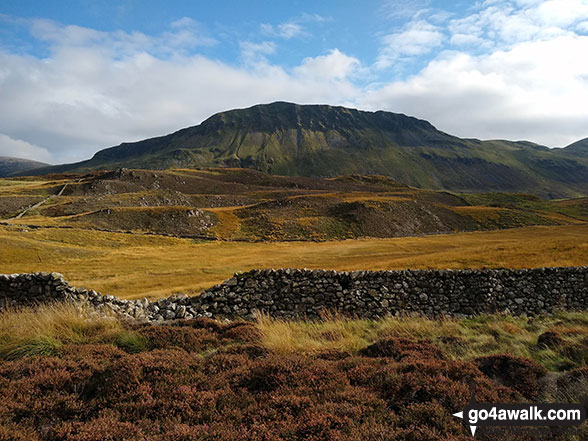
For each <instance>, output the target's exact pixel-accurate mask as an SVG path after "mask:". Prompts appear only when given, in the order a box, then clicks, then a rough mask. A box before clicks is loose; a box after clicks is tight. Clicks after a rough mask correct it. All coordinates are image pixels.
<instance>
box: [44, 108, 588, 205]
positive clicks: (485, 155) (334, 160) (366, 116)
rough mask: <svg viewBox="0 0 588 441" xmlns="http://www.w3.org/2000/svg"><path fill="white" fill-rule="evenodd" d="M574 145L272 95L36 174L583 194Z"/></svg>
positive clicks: (580, 157)
mask: <svg viewBox="0 0 588 441" xmlns="http://www.w3.org/2000/svg"><path fill="white" fill-rule="evenodd" d="M570 149H571V150H574V149H572V148H570ZM571 150H570V151H567V152H566V149H563V150H560V151H552V150H550V149H549V148H547V147H543V146H539V145H536V144H533V143H530V142H510V141H501V140H494V141H480V140H477V139H461V138H457V137H455V136H451V135H449V134H446V133H443V132H441V131H439V130H437V129H436V128H435V127H433V126H432V125H431V124H430V123H428V122H426V121H423V120H419V119H416V118H412V117H408V116H406V115H402V114H395V113H390V112H383V111H378V112H365V111H359V110H354V109H347V108H344V107H333V106H327V105H297V104H291V103H284V102H277V103H273V104H267V105H257V106H253V107H251V108H248V109H238V110H231V111H228V112H222V113H218V114H216V115H214V116H212V117H210V118H209V119H207V120H206V121H204V122H203V123H202V124H200V125H198V126H194V127H190V128H186V129H183V130H180V131H178V132H175V133H173V134H170V135H167V136H163V137H158V138H152V139H148V140H144V141H139V142H134V143H123V144H121V145H119V146H117V147H112V148H109V149H106V150H102V151H100V152H98V153H96V155H94V157H93V158H92V159H90V160H88V161H84V162H80V163H77V164H69V165H63V166H58V167H51V168H45V169H41V170H39V171H38V172H37V174H39V173H48V172H52V173H55V172H59V173H61V172H66V171H74V172H83V171H88V170H100V169H115V168H119V167H128V168H142V169H168V168H200V167H240V168H253V169H257V170H260V171H263V172H266V173H271V174H277V175H298V176H315V177H333V176H339V175H348V174H380V175H386V176H390V177H392V178H393V179H394V180H396V181H398V182H402V183H403V184H406V185H410V186H414V187H419V188H428V189H437V190H438V189H447V190H452V191H460V192H482V191H485V192H487V191H507V192H524V193H533V194H537V195H541V196H543V197H547V198H558V197H569V196H582V195H585V194H587V193H588V155H586V154H583V153H582V152H581V151H579V150H578V149H575V150H577V151H575V152H572V151H571ZM568 152H569V153H568ZM573 153H575V154H573Z"/></svg>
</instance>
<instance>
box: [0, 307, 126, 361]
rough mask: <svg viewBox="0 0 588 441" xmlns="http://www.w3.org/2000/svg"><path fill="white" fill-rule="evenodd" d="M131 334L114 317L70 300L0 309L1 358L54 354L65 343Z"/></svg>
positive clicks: (79, 342) (105, 341) (85, 341)
mask: <svg viewBox="0 0 588 441" xmlns="http://www.w3.org/2000/svg"><path fill="white" fill-rule="evenodd" d="M126 333H128V331H126V330H125V329H124V327H123V326H122V324H121V323H120V321H119V320H118V319H116V318H115V317H114V316H107V315H104V314H97V313H95V312H94V313H93V312H92V311H90V310H89V309H87V308H82V307H80V306H77V305H73V304H69V303H59V304H52V305H45V306H39V307H35V308H25V309H20V310H4V311H1V312H0V358H4V359H15V358H20V357H22V356H27V355H51V354H54V353H55V352H56V351H58V349H59V348H60V347H61V345H63V344H66V343H74V344H84V343H112V342H114V341H116V339H117V338H118V337H119V336H121V335H123V334H126Z"/></svg>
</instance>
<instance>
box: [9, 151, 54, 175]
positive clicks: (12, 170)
mask: <svg viewBox="0 0 588 441" xmlns="http://www.w3.org/2000/svg"><path fill="white" fill-rule="evenodd" d="M47 166H49V164H47V163H45V162H39V161H33V160H30V159H23V158H13V157H9V156H0V178H4V177H8V176H11V175H14V174H18V173H21V172H27V171H30V170H34V169H36V168H41V167H47Z"/></svg>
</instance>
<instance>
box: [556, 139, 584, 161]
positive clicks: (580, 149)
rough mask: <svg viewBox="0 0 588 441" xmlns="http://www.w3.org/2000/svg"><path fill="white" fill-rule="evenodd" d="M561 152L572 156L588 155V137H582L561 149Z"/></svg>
mask: <svg viewBox="0 0 588 441" xmlns="http://www.w3.org/2000/svg"><path fill="white" fill-rule="evenodd" d="M559 150H560V153H561V154H564V155H570V156H580V157H584V158H586V157H588V138H584V139H581V140H580V141H577V142H575V143H573V144H570V145H569V146H567V147H565V148H563V149H559Z"/></svg>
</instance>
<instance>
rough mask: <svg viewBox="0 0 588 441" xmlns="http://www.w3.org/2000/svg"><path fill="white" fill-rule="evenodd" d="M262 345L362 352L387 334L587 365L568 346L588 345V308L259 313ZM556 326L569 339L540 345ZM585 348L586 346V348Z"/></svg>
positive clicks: (467, 354) (557, 364) (457, 355)
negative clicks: (450, 314) (434, 314)
mask: <svg viewBox="0 0 588 441" xmlns="http://www.w3.org/2000/svg"><path fill="white" fill-rule="evenodd" d="M256 321H257V326H258V328H259V330H260V331H261V334H262V345H263V346H265V347H266V348H267V349H269V350H271V351H273V352H276V353H281V354H286V353H292V352H303V353H320V352H329V351H339V352H349V353H353V352H357V351H358V350H360V349H362V348H364V347H367V346H368V345H370V344H372V343H374V342H376V341H377V340H380V339H382V338H386V337H405V338H409V339H417V340H426V341H429V342H431V343H434V344H436V345H438V346H439V347H441V348H442V349H443V350H444V351H445V352H446V353H447V354H448V355H449V357H451V358H453V359H460V360H471V359H474V358H477V357H481V356H484V355H490V354H501V353H507V354H510V355H513V356H517V357H522V358H529V359H532V360H535V361H537V362H538V363H540V364H542V365H543V366H545V367H546V368H547V369H549V370H552V371H559V370H562V369H569V368H572V367H578V366H585V365H586V364H587V363H588V360H586V359H581V358H577V357H576V359H572V358H570V357H569V348H572V347H582V345H584V346H583V347H584V348H585V340H586V338H587V336H588V313H586V312H566V313H559V314H556V315H553V316H546V317H539V318H524V317H511V316H506V315H483V316H479V317H475V318H471V319H444V320H430V319H425V318H420V317H400V318H386V319H382V320H358V319H350V318H346V317H341V316H337V315H329V316H325V317H324V318H323V319H322V320H320V321H287V320H279V319H273V318H270V317H269V316H267V315H263V314H258V315H257V317H256ZM546 331H555V332H557V333H558V334H559V335H561V336H562V338H563V340H564V344H563V345H562V347H558V348H549V349H548V348H541V347H539V346H538V345H537V339H538V337H539V335H541V334H542V333H544V332H546ZM584 350H585V349H584Z"/></svg>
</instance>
